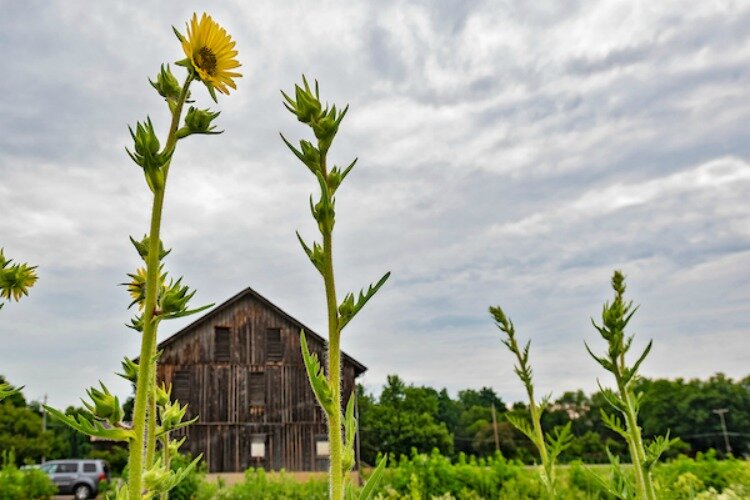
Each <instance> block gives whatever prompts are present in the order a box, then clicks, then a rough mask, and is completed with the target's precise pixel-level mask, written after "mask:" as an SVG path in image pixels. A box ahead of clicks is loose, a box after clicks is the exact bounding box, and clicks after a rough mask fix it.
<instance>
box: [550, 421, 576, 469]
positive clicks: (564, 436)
mask: <svg viewBox="0 0 750 500" xmlns="http://www.w3.org/2000/svg"><path fill="white" fill-rule="evenodd" d="M571 424H572V422H568V423H567V424H565V425H564V426H563V427H560V426H557V427H555V430H554V431H553V433H552V434H547V436H546V438H547V444H548V445H549V451H548V453H549V457H550V462H552V463H554V462H555V461H556V460H557V457H558V456H559V455H560V453H562V452H563V451H565V449H566V448H568V447H569V446H570V445H571V444H572V442H573V433H572V432H571V430H570V426H571Z"/></svg>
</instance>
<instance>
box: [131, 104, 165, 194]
mask: <svg viewBox="0 0 750 500" xmlns="http://www.w3.org/2000/svg"><path fill="white" fill-rule="evenodd" d="M128 130H130V136H131V137H132V138H133V143H134V151H133V152H132V153H131V152H130V150H129V149H127V148H125V151H126V152H127V153H128V156H130V159H131V160H133V161H134V162H135V163H136V165H139V166H140V167H141V168H142V169H143V172H144V174H145V175H146V182H147V183H148V187H149V188H150V189H151V191H152V192H154V193H155V192H156V191H160V190H162V189H164V181H165V174H164V167H165V166H166V165H167V164H168V163H169V160H171V159H172V154H173V153H174V146H172V147H171V148H170V149H169V150H168V151H166V150H165V151H160V147H161V145H160V144H159V139H158V137H156V132H155V131H154V124H153V123H151V118H148V117H147V118H146V121H145V122H144V123H141V122H137V123H136V126H135V132H133V129H132V127H128Z"/></svg>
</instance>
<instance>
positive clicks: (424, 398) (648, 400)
mask: <svg viewBox="0 0 750 500" xmlns="http://www.w3.org/2000/svg"><path fill="white" fill-rule="evenodd" d="M2 382H4V379H3V378H2V377H0V383H2ZM638 390H639V391H641V392H643V394H644V396H643V403H642V406H641V414H640V422H641V426H642V427H643V435H644V436H645V437H651V436H655V435H663V434H665V433H666V432H667V431H669V432H670V435H671V436H672V437H679V438H680V444H679V445H678V446H677V447H676V448H675V449H674V450H672V452H671V453H672V454H676V453H684V454H686V455H690V456H692V455H695V454H696V453H697V452H699V451H707V450H709V449H715V450H717V453H718V455H719V456H724V455H725V454H726V444H725V438H724V432H723V429H722V426H721V420H720V417H719V415H718V414H717V413H715V411H716V410H721V409H726V410H728V411H727V412H725V413H724V415H723V416H724V418H725V423H726V429H727V433H726V434H727V439H728V441H729V445H730V448H731V450H732V452H733V454H734V456H745V455H748V454H750V375H749V376H747V377H745V378H743V379H740V380H734V379H732V378H729V377H726V376H724V375H723V374H721V373H718V374H716V375H714V376H712V377H710V378H709V379H707V380H699V379H692V380H685V379H675V380H667V379H648V378H643V379H640V380H639V381H638ZM357 404H358V407H359V408H358V410H359V418H360V450H361V451H360V453H361V459H362V461H363V462H365V463H368V464H373V463H375V460H376V458H377V456H378V454H379V453H389V454H391V455H395V456H400V455H410V454H411V453H412V450H416V451H417V452H425V453H429V452H431V451H432V450H433V449H437V450H439V451H440V452H441V453H442V454H443V455H446V456H448V457H457V456H458V455H459V454H461V453H463V454H465V455H474V456H478V457H481V456H490V455H493V454H494V453H495V450H496V441H495V434H496V433H497V445H498V446H497V447H498V448H499V450H500V451H501V452H502V454H503V455H504V456H505V457H507V458H512V459H518V460H521V461H523V462H526V463H533V462H534V460H535V457H536V456H537V455H536V453H535V451H534V449H533V448H532V445H531V443H530V442H529V441H528V439H526V438H525V437H524V436H523V435H522V434H520V433H519V432H518V431H517V430H516V429H515V428H514V427H513V426H512V425H511V424H510V422H509V421H508V420H507V415H509V414H513V413H516V414H519V415H520V414H521V413H523V412H526V411H527V408H526V405H525V404H523V403H513V404H510V405H509V404H506V403H505V402H504V401H503V400H502V398H501V397H500V396H499V395H498V394H497V393H496V392H495V391H494V390H493V389H491V388H489V387H483V388H481V389H465V390H462V391H459V392H458V394H457V395H456V396H455V397H453V396H451V395H450V394H449V393H448V391H447V390H446V389H440V390H438V389H435V388H432V387H426V386H416V385H413V384H407V383H406V382H404V381H403V380H402V379H401V378H400V377H399V376H398V375H391V376H389V377H388V378H387V381H386V384H385V385H384V386H383V389H382V391H381V392H380V394H379V395H378V396H377V397H376V396H375V395H373V394H370V393H367V392H366V391H365V390H364V388H363V387H362V386H358V388H357ZM493 406H494V408H495V414H496V415H495V422H496V424H494V425H493V419H492V407H493ZM606 406H607V403H606V401H605V400H604V398H603V396H602V395H601V394H600V393H598V392H596V393H593V394H586V393H585V392H584V391H582V390H577V391H568V392H564V393H563V394H562V395H560V396H559V397H558V398H556V399H554V400H553V402H552V404H551V405H550V409H549V410H548V411H547V412H546V413H545V414H544V415H543V417H542V425H543V427H544V428H545V430H552V429H554V428H555V427H556V426H561V425H565V424H566V423H567V422H571V425H572V430H573V433H574V435H575V438H574V442H573V444H572V446H571V447H570V448H569V449H568V450H566V452H565V454H564V456H563V457H562V460H563V461H570V460H574V459H580V460H583V461H585V462H590V463H597V462H606V461H607V456H606V448H607V447H609V449H610V451H611V452H613V453H616V454H618V455H619V456H621V457H622V458H623V460H627V449H626V447H625V446H624V444H623V443H622V442H621V440H620V439H617V437H616V436H614V435H613V434H612V432H611V431H610V430H609V429H607V428H606V427H605V426H604V424H603V422H602V421H601V418H600V413H599V412H600V409H601V408H606ZM131 409H132V401H128V402H127V403H126V408H125V410H126V411H127V412H128V413H129V412H130V411H131ZM85 411H86V410H85V409H83V408H78V407H73V406H71V407H68V408H67V410H66V413H68V414H74V413H77V412H85ZM42 427H43V425H42V412H41V405H40V403H39V402H36V401H27V400H26V399H25V397H24V396H23V393H18V394H15V395H13V396H10V397H9V398H7V399H5V400H4V401H3V402H2V403H0V450H10V449H13V450H15V454H16V459H17V461H18V463H19V464H22V463H26V462H29V463H38V462H39V461H40V460H41V459H42V457H44V458H46V459H47V460H50V459H56V458H70V457H90V458H104V459H106V460H109V461H110V462H111V463H112V465H113V468H114V469H117V468H119V467H122V466H124V465H125V463H126V462H127V453H126V450H125V449H124V448H121V447H118V446H110V445H106V446H96V445H95V444H93V443H92V442H91V441H90V439H89V438H88V437H87V436H84V435H82V434H79V433H78V432H75V431H73V430H71V429H70V428H69V427H67V426H65V425H63V424H62V423H60V422H58V421H56V420H55V419H54V418H52V417H47V422H46V430H43V429H42Z"/></svg>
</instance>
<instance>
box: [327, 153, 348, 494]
mask: <svg viewBox="0 0 750 500" xmlns="http://www.w3.org/2000/svg"><path fill="white" fill-rule="evenodd" d="M323 175H324V177H327V173H326V171H325V160H323ZM332 232H333V231H332V230H331V229H330V228H326V229H324V230H323V231H322V233H323V255H324V259H325V267H324V274H323V281H324V283H325V289H326V303H327V306H328V380H329V383H330V386H331V398H332V399H333V407H332V409H331V410H332V411H331V414H330V415H328V442H329V443H330V452H331V454H330V458H331V469H330V473H329V475H330V478H331V481H330V483H331V484H330V490H331V499H332V500H340V499H342V498H344V478H343V474H342V468H341V463H342V448H343V443H342V438H341V332H340V330H339V313H338V302H337V300H336V284H335V281H334V275H333V234H332Z"/></svg>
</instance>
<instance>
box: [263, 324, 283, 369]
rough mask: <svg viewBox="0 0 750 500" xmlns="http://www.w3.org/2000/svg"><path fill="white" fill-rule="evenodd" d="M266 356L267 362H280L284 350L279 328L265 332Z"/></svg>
mask: <svg viewBox="0 0 750 500" xmlns="http://www.w3.org/2000/svg"><path fill="white" fill-rule="evenodd" d="M266 356H267V359H268V361H281V359H282V358H283V356H284V348H283V346H282V345H281V328H269V329H268V330H266Z"/></svg>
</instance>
